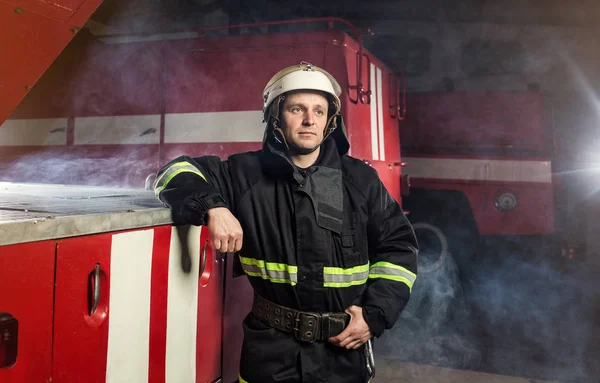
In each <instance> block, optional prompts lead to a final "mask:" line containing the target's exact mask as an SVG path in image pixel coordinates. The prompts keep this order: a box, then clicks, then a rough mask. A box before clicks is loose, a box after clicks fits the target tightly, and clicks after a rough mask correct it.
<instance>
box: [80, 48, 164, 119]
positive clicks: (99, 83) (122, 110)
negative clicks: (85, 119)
mask: <svg viewBox="0 0 600 383" xmlns="http://www.w3.org/2000/svg"><path fill="white" fill-rule="evenodd" d="M159 47H160V45H159V44H154V43H139V44H138V43H130V44H111V45H106V46H105V45H101V44H89V45H88V46H87V47H86V51H85V52H86V53H85V56H84V57H83V60H82V61H81V62H80V63H79V65H78V68H77V73H76V74H74V76H73V78H72V80H71V87H72V89H71V92H72V94H73V95H76V97H73V100H72V102H73V115H74V116H75V117H81V116H123V115H141V114H160V113H161V110H162V109H161V106H162V104H161V103H162V100H161V95H162V94H161V92H162V86H163V81H162V79H163V62H162V59H161V56H160V49H159Z"/></svg>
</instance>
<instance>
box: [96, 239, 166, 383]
mask: <svg viewBox="0 0 600 383" xmlns="http://www.w3.org/2000/svg"><path fill="white" fill-rule="evenodd" d="M153 240H154V230H139V231H133V232H128V233H123V234H115V235H113V237H112V247H111V257H110V298H109V299H110V301H109V302H110V303H109V304H110V306H109V320H108V355H107V361H106V383H123V382H127V383H147V382H148V358H149V347H150V345H149V337H150V280H151V270H152V245H153Z"/></svg>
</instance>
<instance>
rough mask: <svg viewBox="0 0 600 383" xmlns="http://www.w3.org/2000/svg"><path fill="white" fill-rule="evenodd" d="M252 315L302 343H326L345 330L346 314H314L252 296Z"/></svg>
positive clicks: (258, 296)
mask: <svg viewBox="0 0 600 383" xmlns="http://www.w3.org/2000/svg"><path fill="white" fill-rule="evenodd" d="M252 314H254V316H255V317H257V318H258V319H260V320H261V321H262V322H264V323H266V324H268V325H269V326H271V327H273V328H275V329H277V330H280V331H283V332H287V333H290V334H293V335H294V337H295V338H296V339H298V340H300V341H303V342H309V343H312V342H315V341H321V342H323V341H326V340H328V339H329V338H331V337H332V336H336V335H338V334H339V333H341V332H342V331H344V329H345V328H346V325H347V324H348V321H349V319H350V316H349V315H348V314H346V313H314V312H304V311H298V310H294V309H291V308H289V307H285V306H281V305H278V304H275V303H273V302H271V301H269V300H267V299H265V298H263V297H261V296H260V295H258V294H254V303H253V305H252Z"/></svg>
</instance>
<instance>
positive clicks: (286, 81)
mask: <svg viewBox="0 0 600 383" xmlns="http://www.w3.org/2000/svg"><path fill="white" fill-rule="evenodd" d="M293 90H317V91H321V92H325V93H327V94H329V95H331V98H332V100H331V101H332V102H333V104H334V105H335V108H336V110H335V111H334V115H336V114H338V113H339V112H340V106H341V103H340V95H341V94H342V87H341V86H340V84H339V83H338V82H337V80H336V79H335V78H334V77H333V76H332V75H331V74H329V73H328V72H327V71H325V70H324V69H321V68H319V67H316V66H314V65H312V64H309V63H307V62H304V61H303V62H301V63H300V64H299V65H292V66H289V67H287V68H284V69H282V70H280V71H279V72H277V74H276V75H275V76H273V77H272V78H271V80H270V81H269V82H268V83H267V86H265V89H264V90H263V113H264V118H265V121H267V120H268V117H269V109H270V106H271V103H272V102H273V100H275V99H276V98H277V97H279V96H281V95H282V94H284V93H286V92H290V91H293Z"/></svg>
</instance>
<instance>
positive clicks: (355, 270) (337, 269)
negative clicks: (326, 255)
mask: <svg viewBox="0 0 600 383" xmlns="http://www.w3.org/2000/svg"><path fill="white" fill-rule="evenodd" d="M365 271H369V264H368V263H367V264H366V265H360V266H354V267H351V268H349V269H342V268H341V267H323V273H325V274H337V275H340V274H341V275H352V274H356V273H364V272H365Z"/></svg>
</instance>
